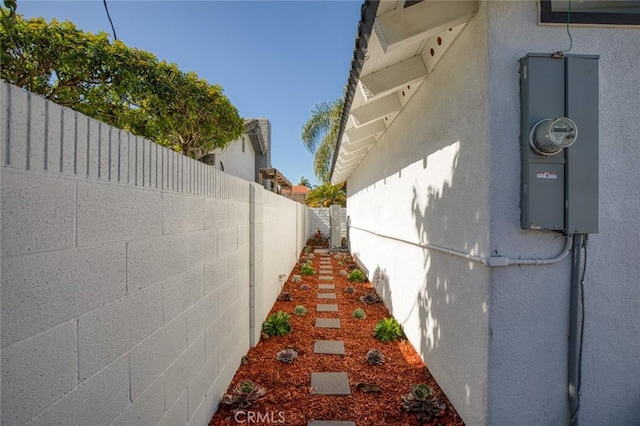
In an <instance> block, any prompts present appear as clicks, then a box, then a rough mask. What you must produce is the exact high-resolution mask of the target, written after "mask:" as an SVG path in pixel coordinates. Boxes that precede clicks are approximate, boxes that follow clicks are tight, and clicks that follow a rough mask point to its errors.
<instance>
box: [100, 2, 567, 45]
mask: <svg viewBox="0 0 640 426" xmlns="http://www.w3.org/2000/svg"><path fill="white" fill-rule="evenodd" d="M105 1H106V0H105ZM105 4H106V3H105ZM569 22H571V0H569V11H568V12H567V35H568V36H569V48H568V49H567V50H563V52H569V51H571V48H572V47H573V37H571V31H570V30H569Z"/></svg>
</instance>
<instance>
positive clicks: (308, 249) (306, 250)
mask: <svg viewBox="0 0 640 426" xmlns="http://www.w3.org/2000/svg"><path fill="white" fill-rule="evenodd" d="M303 251H304V252H305V253H309V252H311V246H305V247H304V249H303Z"/></svg>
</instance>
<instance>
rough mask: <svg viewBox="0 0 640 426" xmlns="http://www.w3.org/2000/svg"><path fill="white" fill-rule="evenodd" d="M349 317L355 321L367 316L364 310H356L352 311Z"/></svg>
mask: <svg viewBox="0 0 640 426" xmlns="http://www.w3.org/2000/svg"><path fill="white" fill-rule="evenodd" d="M351 316H352V317H354V318H357V319H365V318H366V317H367V314H366V313H365V312H364V309H362V308H358V309H356V310H355V311H353V314H351Z"/></svg>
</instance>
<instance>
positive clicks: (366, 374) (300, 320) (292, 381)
mask: <svg viewBox="0 0 640 426" xmlns="http://www.w3.org/2000/svg"><path fill="white" fill-rule="evenodd" d="M320 259H321V256H320V255H319V254H315V258H314V259H313V266H314V268H315V269H316V271H318V270H319V268H320ZM330 259H331V263H332V266H333V271H334V272H333V283H334V284H335V286H336V290H335V293H336V295H337V299H336V300H335V301H334V300H319V299H317V297H316V294H317V293H318V290H317V288H318V287H317V284H318V283H319V282H320V280H319V279H318V274H316V275H315V276H305V275H301V274H300V273H299V272H298V269H299V267H298V266H296V267H295V268H294V270H293V271H292V272H291V274H290V275H289V278H288V279H287V281H286V282H285V284H284V287H283V289H282V291H283V292H290V293H291V294H293V297H294V300H293V301H292V302H284V301H280V300H279V301H277V302H276V303H275V305H274V306H273V308H272V309H271V313H275V312H277V311H279V310H282V311H285V312H288V313H291V312H292V311H293V309H294V308H295V307H296V306H297V305H304V306H305V307H306V308H307V310H308V313H307V314H306V315H305V316H296V315H291V319H290V323H291V329H292V332H291V333H290V334H289V335H287V336H282V337H271V338H268V339H265V338H262V339H261V340H260V342H259V343H258V345H257V346H256V347H255V348H251V350H249V353H248V354H247V357H248V360H249V362H248V363H247V364H245V365H241V366H240V368H239V369H238V371H237V373H236V375H235V377H234V378H233V381H232V383H231V386H230V388H231V387H233V386H236V385H237V384H239V383H240V382H242V381H243V380H248V379H250V380H253V381H254V382H257V383H258V384H260V385H262V386H264V387H265V388H266V391H267V392H266V395H265V396H264V398H262V399H261V400H260V401H259V402H258V403H257V404H254V405H252V406H251V407H249V408H247V411H253V412H255V413H260V414H262V415H269V413H271V416H270V417H269V419H268V420H265V421H262V422H247V421H246V417H244V415H243V416H241V417H239V418H238V419H239V420H240V421H239V422H238V421H236V420H235V419H234V413H232V412H231V410H229V408H228V407H227V406H225V405H224V404H220V408H219V409H218V412H216V414H215V415H214V416H213V418H212V419H211V422H210V423H209V426H212V425H235V424H241V423H242V424H285V425H299V426H303V425H306V424H307V421H309V420H352V421H355V422H356V424H357V425H367V426H370V425H371V426H378V425H380V426H382V425H419V424H420V423H419V422H418V421H417V419H416V417H415V415H414V414H411V413H407V412H405V411H404V410H403V408H402V405H401V399H400V398H401V396H402V395H403V394H406V393H408V392H410V391H411V388H412V385H416V384H419V383H426V384H427V385H429V386H431V387H432V388H433V389H434V392H435V394H436V395H438V396H439V398H440V399H441V400H442V401H443V402H445V403H446V405H447V409H446V410H444V412H443V415H442V416H441V417H438V418H436V419H434V420H432V421H431V422H429V423H426V424H427V425H443V426H453V425H456V426H459V425H464V423H463V422H462V420H461V419H460V418H459V417H458V415H457V413H456V412H455V410H454V409H453V407H452V406H451V404H450V403H449V401H448V400H447V398H446V396H445V395H444V394H443V393H442V391H441V390H440V388H439V387H438V384H437V383H436V382H435V380H434V379H433V377H431V374H430V373H429V370H428V369H427V368H426V366H425V365H424V363H423V362H422V359H421V358H420V356H419V355H418V354H417V353H416V351H415V349H414V348H413V346H412V345H411V344H410V343H409V342H408V341H407V340H401V341H396V342H390V343H382V342H380V341H378V340H376V339H375V338H374V337H373V336H372V331H373V328H374V326H375V324H376V323H377V322H378V320H380V319H381V318H384V317H389V316H390V314H389V311H388V310H387V309H386V308H385V307H384V305H383V304H375V305H365V304H363V303H362V302H360V300H359V297H360V296H362V295H363V294H365V293H366V292H369V291H373V290H372V286H371V284H370V283H364V284H358V283H352V282H349V281H348V280H347V278H346V277H341V276H340V275H339V274H338V272H339V271H340V269H344V268H346V266H347V265H346V264H345V265H344V266H342V267H340V266H338V265H337V263H338V262H339V260H336V259H334V255H333V254H331V257H330ZM343 262H344V261H343ZM294 274H298V275H301V277H302V279H303V281H302V282H301V283H293V282H292V281H291V278H292V277H293V275H294ZM325 283H328V282H326V281H325ZM302 284H308V285H310V286H311V289H310V290H301V289H300V285H302ZM350 285H352V286H354V287H355V289H356V291H355V293H350V294H348V293H345V292H344V291H343V290H344V288H345V287H347V286H350ZM329 291H331V290H322V292H329ZM318 303H336V304H338V312H316V311H315V310H316V305H317V304H318ZM356 308H363V309H364V310H365V312H366V314H367V317H366V319H364V320H359V319H355V318H353V317H352V316H351V314H352V313H353V311H354V310H355V309H356ZM316 318H340V320H341V326H342V328H340V329H323V328H316V327H315V326H314V323H315V319H316ZM315 340H343V341H344V345H345V350H346V353H347V355H320V354H314V353H313V343H314V341H315ZM287 347H291V348H294V349H295V350H296V351H297V352H298V358H297V359H296V360H295V361H293V363H291V364H285V363H282V362H280V361H278V360H277V359H276V353H277V352H278V351H280V350H282V349H284V348H287ZM372 348H375V349H378V350H380V351H382V353H383V354H384V357H385V363H384V364H383V365H373V366H372V365H369V363H368V362H367V361H366V359H365V354H366V353H367V351H368V350H369V349H372ZM331 371H345V372H347V373H348V375H349V382H350V384H351V392H352V394H351V395H349V396H331V395H311V384H310V380H311V373H312V372H331ZM359 382H368V383H375V384H378V385H380V387H381V388H382V392H381V393H364V392H360V391H358V390H356V384H357V383H359ZM283 417H284V421H283ZM263 419H264V417H263Z"/></svg>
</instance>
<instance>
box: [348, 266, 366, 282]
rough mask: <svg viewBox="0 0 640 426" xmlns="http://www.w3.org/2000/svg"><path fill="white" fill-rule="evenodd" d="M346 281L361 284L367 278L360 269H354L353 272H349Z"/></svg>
mask: <svg viewBox="0 0 640 426" xmlns="http://www.w3.org/2000/svg"><path fill="white" fill-rule="evenodd" d="M347 279H348V280H349V281H355V282H357V283H362V282H364V280H366V279H367V276H366V275H365V274H364V272H362V271H361V270H360V269H357V268H356V269H354V270H353V271H351V273H350V274H349V277H348V278H347Z"/></svg>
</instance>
